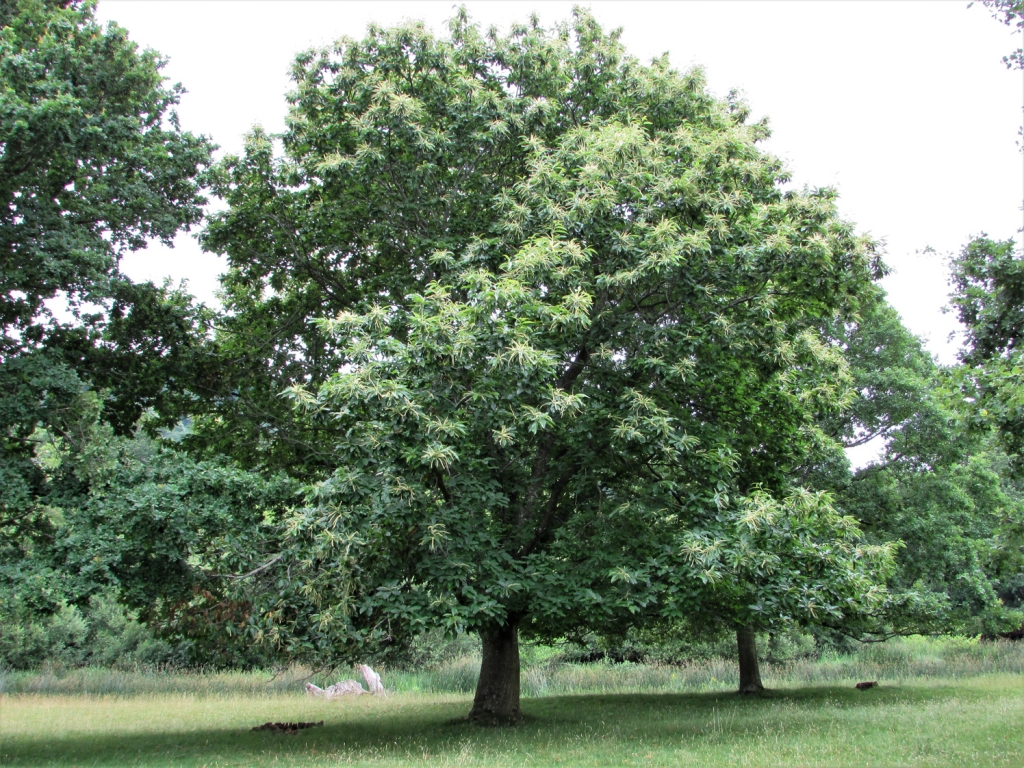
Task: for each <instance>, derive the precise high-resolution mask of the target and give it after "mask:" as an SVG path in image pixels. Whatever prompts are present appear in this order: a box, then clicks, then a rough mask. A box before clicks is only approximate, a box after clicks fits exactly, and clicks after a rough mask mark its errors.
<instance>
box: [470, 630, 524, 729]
mask: <svg viewBox="0 0 1024 768" xmlns="http://www.w3.org/2000/svg"><path fill="white" fill-rule="evenodd" d="M480 639H481V640H482V641H483V651H484V658H483V661H482V662H481V664H480V682H478V683H477V685H476V697H475V698H474V699H473V710H472V711H471V712H470V713H469V719H470V720H472V721H474V722H476V723H479V724H480V725H506V724H513V723H518V722H520V721H521V720H522V719H523V715H522V713H521V712H520V711H519V625H518V624H517V623H514V622H511V621H510V622H509V623H508V624H506V625H505V626H503V627H492V628H490V629H489V630H486V631H481V632H480Z"/></svg>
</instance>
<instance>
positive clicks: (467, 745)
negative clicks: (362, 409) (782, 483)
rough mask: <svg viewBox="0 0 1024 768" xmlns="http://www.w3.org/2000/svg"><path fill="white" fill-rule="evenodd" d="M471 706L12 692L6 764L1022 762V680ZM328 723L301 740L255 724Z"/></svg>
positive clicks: (5, 713)
mask: <svg viewBox="0 0 1024 768" xmlns="http://www.w3.org/2000/svg"><path fill="white" fill-rule="evenodd" d="M469 704H470V697H468V696H466V695H463V694H459V695H455V694H447V695H445V694H424V693H419V694H413V693H404V694H395V695H392V696H391V697H390V698H388V699H374V698H371V697H369V696H363V697H359V698H356V699H352V700H347V701H340V702H337V701H335V702H326V701H323V700H316V699H309V698H306V697H305V696H302V695H294V694H290V693H288V694H274V695H266V696H252V695H209V696H196V695H194V694H167V693H161V694H145V695H139V696H119V697H114V696H66V695H65V696H54V695H37V694H15V695H0V764H2V765H5V766H27V765H55V766H87V765H88V766H94V765H101V766H115V765H116V766H121V765H125V766H128V765H140V766H142V765H144V766H163V765H174V766H197V767H198V766H207V767H208V768H213V767H214V766H263V765H267V766H269V765H274V766H292V765H294V766H307V765H310V766H313V765H316V766H319V765H339V764H340V765H374V766H377V765H430V766H447V765H517V766H518V765H567V766H591V765H594V766H597V765H602V766H605V765H607V766H612V765H645V766H648V765H650V766H656V765H693V766H709V765H729V766H748V765H749V766H754V765H759V766H775V765H800V766H810V765H863V766H867V765H875V766H877V765H885V766H901V765H906V766H956V765H969V766H989V765H1007V766H1020V765H1024V677H1022V676H1021V675H1017V674H992V675H985V676H981V677H973V678H961V679H958V680H936V679H930V680H915V681H904V682H903V683H901V684H896V683H891V684H887V683H885V681H883V682H882V685H881V687H879V688H876V689H872V690H868V691H856V690H853V689H851V688H850V687H849V686H831V685H819V686H810V687H799V688H797V687H794V688H785V689H780V690H775V691H773V692H771V693H770V694H769V695H767V696H766V697H764V698H741V697H739V696H737V695H736V694H732V693H690V694H685V693H643V694H600V695H574V696H550V697H539V698H531V699H524V700H523V710H524V712H525V714H526V715H527V718H528V720H527V722H526V723H525V724H524V725H522V726H520V727H518V728H499V729H481V728H477V727H474V726H470V725H468V724H466V723H462V722H458V721H457V718H459V717H460V716H463V715H465V714H466V713H467V712H468V710H469ZM268 720H273V721H310V720H312V721H316V720H324V721H325V725H324V726H323V727H318V728H312V729H309V730H305V731H301V732H300V733H298V734H297V735H281V734H276V733H270V732H256V733H253V732H251V731H250V730H249V729H250V728H251V727H253V726H255V725H259V724H261V723H264V722H266V721H268Z"/></svg>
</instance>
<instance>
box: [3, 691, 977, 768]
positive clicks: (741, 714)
mask: <svg viewBox="0 0 1024 768" xmlns="http://www.w3.org/2000/svg"><path fill="white" fill-rule="evenodd" d="M953 696H956V697H957V698H959V699H963V698H964V697H965V696H966V697H969V698H975V697H977V698H981V697H983V696H985V694H984V693H983V692H981V691H978V690H976V689H971V688H970V687H967V686H955V687H953V686H949V685H935V686H919V685H915V686H912V687H899V686H896V685H886V684H883V685H881V686H880V687H878V688H873V689H870V690H867V691H857V690H853V689H852V688H849V687H838V686H830V687H811V688H794V689H781V690H771V691H768V692H766V693H765V694H764V695H763V696H739V695H738V694H735V693H643V694H641V693H623V694H591V695H578V696H551V697H544V698H534V699H524V700H523V711H524V713H525V714H526V716H527V719H526V721H525V722H524V723H523V724H522V725H520V726H518V727H515V728H497V729H488V728H480V727H478V726H474V725H472V724H469V723H468V722H464V721H459V720H458V719H454V718H456V717H457V716H458V715H463V714H465V712H464V711H463V710H464V709H467V708H468V705H469V702H468V701H467V702H458V703H434V704H430V703H424V704H422V705H414V706H412V707H403V708H402V709H401V710H396V711H394V712H393V713H387V712H386V710H384V711H381V710H377V711H376V712H374V713H372V716H371V713H369V712H359V711H355V712H353V711H348V712H346V713H344V717H345V719H344V720H338V719H336V720H334V721H332V720H331V719H328V720H327V722H326V724H325V725H324V726H321V727H317V728H310V729H307V730H303V731H300V732H298V733H296V734H294V735H283V734H279V733H273V732H265V731H264V732H252V731H249V730H247V729H246V728H210V729H205V730H204V729H197V730H190V731H185V732H171V731H167V732H160V731H156V732H152V733H127V734H118V733H114V732H109V733H92V734H81V733H76V734H73V735H69V736H67V737H61V736H60V735H50V736H48V737H42V736H40V737H38V738H33V737H18V736H14V737H13V738H7V739H5V741H6V743H5V744H4V745H3V746H2V747H0V763H3V764H4V765H9V766H29V765H33V766H35V765H54V766H57V765H66V766H71V765H99V766H115V765H117V766H121V765H168V764H173V765H176V766H185V765H196V766H201V765H204V764H225V763H226V764H229V765H261V764H270V763H277V764H281V763H284V764H290V763H294V764H302V763H306V764H318V763H324V764H328V763H331V764H333V763H337V762H339V761H344V762H358V761H361V760H366V761H385V762H386V761H387V760H388V758H392V759H396V760H401V761H402V762H403V763H405V764H408V763H409V762H418V761H421V760H422V762H423V764H431V763H437V762H446V760H444V759H443V758H445V757H446V756H447V758H448V759H453V758H454V757H456V756H457V755H458V754H460V752H463V753H464V752H465V750H466V748H467V745H468V746H469V747H470V748H471V749H472V751H473V752H474V753H475V754H476V753H491V754H495V755H498V754H502V753H507V752H509V751H510V750H511V751H516V750H522V749H539V750H541V751H543V750H544V749H545V748H546V747H550V748H552V749H558V745H559V744H560V743H564V742H566V741H567V740H569V739H573V740H575V741H576V742H580V740H581V739H582V740H584V741H586V740H594V741H595V742H596V741H604V742H605V743H607V742H608V741H609V740H611V741H614V742H620V743H625V742H632V741H639V740H643V741H644V743H646V744H648V745H649V744H652V743H653V744H657V743H658V742H662V741H664V742H665V743H668V742H669V741H672V742H673V743H678V741H679V739H680V738H681V737H685V738H688V739H693V740H695V741H696V743H699V742H701V741H707V742H708V743H712V742H721V741H722V740H724V739H730V738H733V737H735V738H736V739H741V738H743V737H744V734H748V733H749V732H750V731H751V728H752V727H756V726H757V724H758V723H760V722H763V721H764V719H765V718H766V717H767V716H770V715H772V713H773V711H778V710H779V709H780V706H786V705H795V707H796V709H797V710H799V711H800V712H801V713H802V714H801V716H798V717H793V715H792V712H793V710H794V707H793V706H786V709H787V711H788V712H789V714H788V715H787V718H789V724H788V725H789V727H790V729H791V730H794V729H795V730H797V731H799V730H800V729H801V728H802V727H810V726H809V725H807V724H806V718H807V717H809V716H810V714H813V712H814V711H815V710H817V709H818V708H820V707H822V706H825V705H827V706H829V707H833V708H834V707H840V708H844V709H846V708H851V709H856V708H864V707H871V708H874V707H879V706H887V705H895V704H907V703H920V704H924V703H927V702H933V701H940V700H943V699H948V698H951V697H953ZM260 724H261V723H252V725H253V726H256V725H260Z"/></svg>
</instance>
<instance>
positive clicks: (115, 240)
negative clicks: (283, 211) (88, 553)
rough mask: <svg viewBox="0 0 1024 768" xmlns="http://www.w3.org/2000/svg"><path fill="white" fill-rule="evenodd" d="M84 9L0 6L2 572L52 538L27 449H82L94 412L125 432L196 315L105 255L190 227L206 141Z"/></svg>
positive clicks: (141, 57)
mask: <svg viewBox="0 0 1024 768" xmlns="http://www.w3.org/2000/svg"><path fill="white" fill-rule="evenodd" d="M93 10H94V4H93V3H89V2H52V1H46V0H19V1H18V2H7V3H4V4H3V5H2V6H0V22H2V31H0V147H2V152H0V321H2V324H3V330H2V335H0V547H2V548H3V550H4V554H3V559H4V563H5V566H4V569H3V572H4V574H5V575H6V576H8V577H10V578H15V577H17V578H21V577H22V576H25V575H26V574H25V573H24V572H23V571H22V570H20V569H21V567H22V565H23V566H25V568H29V565H28V563H29V560H26V559H25V558H26V557H27V555H28V554H29V553H30V552H38V551H39V550H40V548H43V549H45V548H46V547H48V546H50V545H51V544H52V542H53V537H54V530H55V526H56V525H57V524H58V523H59V515H56V514H54V513H53V512H52V510H50V509H49V507H48V503H49V502H48V499H49V496H50V494H51V493H53V492H55V489H54V487H53V486H52V483H51V480H52V476H51V474H50V473H49V472H48V471H47V469H46V467H45V466H44V464H43V462H41V461H40V457H39V451H40V450H41V449H43V444H44V443H45V442H46V441H47V439H50V438H52V439H59V440H61V441H62V442H63V445H64V446H65V447H66V448H68V449H71V450H75V449H79V448H82V447H83V446H84V444H85V443H84V442H83V440H82V439H81V438H82V436H83V435H84V432H83V430H85V431H87V429H86V427H87V425H89V424H91V423H93V421H94V419H95V417H96V416H97V414H98V413H101V414H102V418H103V419H105V420H107V421H109V422H110V423H112V424H114V425H115V426H116V428H117V430H118V432H119V433H127V432H129V431H130V430H131V429H132V428H133V425H134V424H135V422H136V421H137V420H138V418H139V416H140V414H141V413H142V412H143V410H144V409H145V408H147V407H148V406H150V405H153V404H156V403H158V402H159V401H160V400H161V398H162V397H164V394H165V393H166V392H167V391H168V390H169V389H173V386H174V384H173V382H174V377H175V374H176V373H180V372H181V366H182V359H183V357H184V356H186V355H187V350H188V349H189V345H190V343H191V344H192V346H196V343H195V342H194V339H195V333H194V331H195V329H196V328H197V324H201V320H202V316H203V314H202V312H201V311H200V310H196V309H194V308H192V307H191V305H190V303H189V301H188V300H187V299H186V298H185V297H184V295H183V294H182V293H180V292H175V291H171V290H169V289H166V288H158V287H155V286H153V285H149V284H143V285H136V284H132V283H131V282H130V281H128V280H127V279H126V278H125V277H124V276H123V275H122V274H121V273H120V271H119V269H118V260H119V257H120V255H121V254H123V253H124V252H126V251H130V250H137V249H139V248H142V247H143V246H144V245H145V243H146V242H147V240H149V239H150V238H154V237H157V238H161V239H162V240H164V241H170V239H171V237H173V235H174V234H175V233H176V232H177V231H179V230H180V229H182V228H183V227H186V228H187V227H188V226H189V225H191V224H194V223H196V222H198V221H199V220H200V217H201V214H202V209H201V206H202V204H203V202H204V199H203V198H202V196H201V195H200V194H199V185H198V182H197V177H198V175H199V173H200V172H201V171H202V170H203V169H204V168H205V167H206V166H207V164H208V163H209V160H210V152H211V145H210V144H209V143H208V142H207V141H206V139H204V138H203V137H201V136H199V137H197V136H194V135H192V134H190V133H187V132H183V131H181V130H180V128H179V126H178V122H177V118H176V116H175V114H174V112H173V107H174V105H175V104H176V103H177V101H178V98H179V96H180V94H181V92H182V91H181V88H180V86H174V87H166V86H165V85H164V82H163V78H162V76H161V75H160V68H161V66H162V65H163V61H162V60H161V59H160V57H159V56H158V55H157V54H156V53H154V52H153V51H144V52H139V51H138V50H137V48H136V46H135V45H134V44H133V43H132V42H130V41H129V40H128V38H127V35H126V33H125V31H124V30H123V29H121V28H119V27H117V26H116V25H110V26H109V27H107V28H106V29H104V28H102V27H101V26H100V25H99V24H98V23H97V22H96V21H95V18H94V13H93ZM190 340H191V342H190ZM97 396H98V398H99V399H97ZM100 401H102V402H100ZM30 560H31V558H30ZM31 562H38V561H36V560H32V561H31ZM19 564H21V565H19ZM29 570H32V568H29ZM50 573H51V576H50V577H46V578H49V579H50V580H51V581H52V582H54V584H55V583H57V582H59V579H57V578H54V577H53V574H52V572H50ZM36 575H38V576H40V577H41V578H43V575H42V574H41V573H40V574H36ZM44 580H45V579H44ZM21 583H24V582H21ZM54 584H51V586H54Z"/></svg>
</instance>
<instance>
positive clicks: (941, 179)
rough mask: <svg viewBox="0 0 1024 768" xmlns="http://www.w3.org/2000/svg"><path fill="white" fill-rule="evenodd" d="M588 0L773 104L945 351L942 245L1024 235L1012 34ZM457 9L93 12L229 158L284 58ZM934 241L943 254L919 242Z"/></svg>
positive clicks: (984, 27)
mask: <svg viewBox="0 0 1024 768" xmlns="http://www.w3.org/2000/svg"><path fill="white" fill-rule="evenodd" d="M581 4H583V5H589V7H590V8H591V10H592V11H593V13H594V15H595V16H596V17H597V19H598V20H599V21H600V22H601V23H602V24H603V25H604V26H605V27H606V28H614V27H622V28H623V30H624V31H623V38H622V39H623V42H624V43H625V45H626V47H627V49H628V50H629V51H630V52H631V53H632V54H634V55H635V56H637V57H638V58H640V59H641V60H643V61H649V60H650V59H651V58H653V57H655V56H658V55H660V54H662V53H664V52H665V51H668V52H669V55H670V59H671V61H672V63H673V64H674V65H675V66H676V67H677V68H680V69H686V68H689V67H691V66H693V65H700V66H703V67H704V68H705V70H706V72H707V76H708V82H709V85H710V87H711V89H712V91H713V92H715V93H716V94H718V95H724V94H725V93H726V92H727V91H728V90H729V89H730V88H738V89H740V90H742V91H743V92H744V93H745V95H746V97H747V99H748V101H749V102H750V104H751V107H752V109H753V117H754V118H758V117H761V116H763V115H767V116H768V117H769V118H770V120H771V125H772V126H773V131H774V135H773V136H772V138H771V140H770V141H769V142H768V143H767V144H766V147H767V148H768V149H769V150H770V151H772V152H774V153H776V154H778V155H780V156H781V157H783V158H785V159H786V161H787V162H788V164H789V167H790V169H791V171H792V172H793V175H794V181H795V183H796V184H797V185H800V186H802V185H804V184H808V185H811V186H824V185H832V186H835V187H837V188H838V190H839V193H840V202H839V205H840V209H841V211H842V212H843V215H844V216H845V217H846V218H848V219H850V220H852V221H854V222H855V223H856V224H857V226H858V228H859V229H860V230H861V231H862V232H867V233H870V234H871V235H873V236H874V237H876V238H880V239H883V240H884V241H885V243H886V252H887V261H888V263H889V264H890V265H891V266H892V268H893V269H894V274H893V275H892V276H890V277H889V278H887V279H886V280H885V283H884V285H885V287H886V289H887V290H888V291H889V294H890V299H891V301H892V303H893V304H894V306H895V307H896V308H897V309H898V310H899V312H900V313H901V314H902V315H903V318H904V321H905V323H906V324H907V325H908V327H910V328H911V330H913V331H914V332H915V333H917V334H918V335H920V336H922V337H924V338H925V339H926V341H927V345H928V348H929V349H930V350H931V351H932V352H934V353H935V354H936V355H937V356H938V357H939V359H940V360H941V361H942V362H947V363H950V362H953V361H954V359H955V345H950V344H949V343H948V342H947V337H948V336H949V334H950V332H951V331H952V330H954V329H955V327H956V324H955V321H954V320H953V318H952V317H951V316H949V315H943V314H942V313H941V307H942V306H943V305H944V304H945V303H946V288H947V286H946V267H945V263H944V259H945V256H946V255H947V254H949V253H951V252H954V251H957V250H959V249H960V247H961V246H962V245H963V244H964V243H965V242H966V241H967V240H968V239H969V238H970V237H971V236H972V235H975V234H978V233H980V232H987V233H988V234H989V235H990V236H992V237H998V238H1008V237H1019V235H1018V230H1019V229H1020V228H1021V226H1022V223H1024V221H1022V212H1021V205H1022V200H1024V155H1021V154H1020V152H1019V151H1018V149H1017V146H1016V142H1017V140H1018V136H1017V130H1018V128H1019V127H1020V125H1021V121H1022V112H1021V110H1022V106H1024V77H1022V73H1021V72H1019V71H1014V72H1011V71H1009V70H1007V69H1006V67H1005V66H1004V65H1003V63H1002V61H1001V57H1002V56H1003V55H1005V54H1007V53H1008V52H1009V51H1010V50H1011V49H1013V48H1015V47H1017V46H1019V45H1020V44H1021V42H1020V34H1019V33H1018V34H1014V33H1012V32H1011V31H1010V30H1009V28H1007V27H1005V26H1003V25H1002V24H999V23H998V22H996V21H995V20H993V19H992V18H991V16H990V15H989V13H988V11H987V10H986V9H985V8H983V7H982V6H980V5H977V6H975V7H973V8H970V9H968V8H967V2H966V0H940V1H938V2H934V1H932V2H928V1H923V0H913V1H911V2H907V1H899V0H875V1H874V2H865V0H851V1H847V2H836V1H831V2H824V1H822V0H814V1H811V0H804V1H803V2H793V1H790V2H775V1H773V0H757V1H750V0H748V1H746V2H742V1H739V0H733V1H731V2H723V1H722V0H717V1H716V2H667V1H666V2H635V1H634V2H628V3H627V2H613V1H611V0H606V1H604V2H600V1H599V2H591V3H589V4H587V3H581ZM466 5H467V7H468V8H469V11H470V14H471V16H472V18H473V19H474V20H475V21H478V22H480V23H481V24H482V25H484V26H490V25H492V24H495V25H498V26H499V27H501V28H507V26H508V24H509V23H510V22H511V21H521V20H525V19H526V18H527V17H528V16H529V14H530V13H531V12H533V11H536V12H537V13H538V14H539V16H540V18H541V20H542V21H543V22H545V23H554V22H555V21H558V20H561V19H565V18H567V17H568V16H569V13H570V11H571V9H572V4H571V3H564V2H538V1H537V0H525V1H521V2H467V3H466ZM454 7H455V4H454V3H453V2H449V1H446V2H380V1H379V0H378V1H377V2H355V1H353V0H349V1H348V2H327V1H321V2H295V1H294V0H293V1H292V2H269V1H266V2H253V1H251V0H234V1H232V2H223V1H221V2H211V1H210V0H206V1H205V2H181V1H179V2H173V1H172V2H167V1H161V2H137V1H136V2H126V1H125V0H100V3H99V10H98V13H99V17H100V18H101V19H102V20H104V21H109V20H114V21H117V22H118V23H119V24H120V25H122V26H124V27H126V28H127V29H128V31H129V35H130V37H131V38H132V39H133V40H135V41H136V42H138V43H139V44H140V45H141V46H142V47H151V48H155V49H156V50H158V51H160V52H161V53H163V54H164V55H165V56H167V57H169V58H170V63H169V64H168V66H167V67H166V69H165V74H166V75H167V76H168V77H169V78H170V79H171V80H172V81H180V82H181V83H182V84H183V85H184V86H185V88H186V89H187V90H188V91H189V92H188V93H187V94H186V95H185V97H184V98H183V100H182V103H181V106H180V109H179V114H180V116H181V120H182V124H183V125H184V127H185V128H187V129H189V130H192V131H195V132H201V133H205V134H207V135H209V136H211V137H212V138H213V140H214V141H216V142H217V143H218V144H219V145H220V146H221V147H222V151H228V152H237V151H239V150H240V148H241V145H242V137H243V135H244V134H245V133H246V131H248V130H249V129H250V128H251V127H252V126H253V125H255V124H262V125H263V126H264V128H266V129H267V130H270V131H281V130H283V128H284V116H285V110H286V105H285V100H284V95H285V93H286V92H287V91H288V90H289V88H290V84H289V81H288V77H287V72H288V68H289V64H290V62H291V60H292V58H293V57H294V55H295V54H296V53H297V52H298V51H300V50H303V49H306V48H309V47H311V46H320V45H324V44H329V43H330V42H332V41H333V40H335V39H337V38H338V37H341V36H350V37H361V36H362V35H363V33H364V32H365V29H366V25H367V23H369V22H371V21H374V22H377V23H379V24H384V25H387V24H392V23H395V22H398V21H401V20H403V19H410V18H411V19H422V20H424V21H426V22H427V24H428V25H429V26H430V27H432V28H433V29H434V31H435V32H437V33H438V34H443V33H444V29H445V27H444V21H445V20H446V19H447V18H449V17H450V16H451V15H452V14H453V12H454V11H453V9H454ZM926 246H931V247H932V248H933V249H935V250H936V251H937V252H938V253H937V255H921V254H920V253H919V252H920V251H921V250H922V249H924V248H925V247H926ZM124 266H125V268H126V271H128V273H129V274H130V275H131V276H132V277H134V278H136V279H154V280H159V279H161V278H163V277H164V276H168V275H169V276H172V277H173V278H175V279H178V278H187V279H188V281H189V287H190V289H191V290H192V292H193V293H195V294H196V295H197V296H199V297H200V298H202V299H203V300H206V301H213V300H214V298H213V296H214V291H215V290H216V288H217V284H216V277H217V275H218V274H219V273H220V272H221V271H222V270H223V264H222V262H221V261H220V260H219V259H218V258H216V257H213V256H210V255H207V254H203V253H202V252H201V251H200V250H199V248H198V246H197V245H196V244H195V242H194V241H193V240H192V239H191V238H190V237H189V236H182V237H179V239H178V241H177V244H176V247H175V249H174V250H167V249H165V248H163V247H161V246H153V247H151V248H150V249H149V250H148V251H146V252H143V253H140V254H136V255H134V256H132V257H130V258H128V259H126V260H125V261H124Z"/></svg>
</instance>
